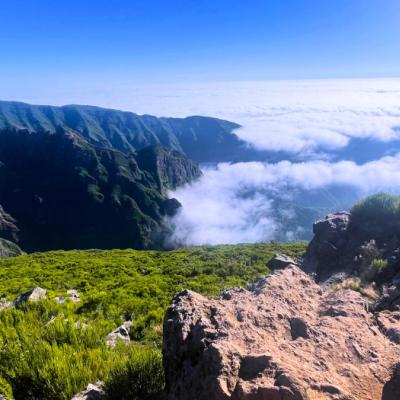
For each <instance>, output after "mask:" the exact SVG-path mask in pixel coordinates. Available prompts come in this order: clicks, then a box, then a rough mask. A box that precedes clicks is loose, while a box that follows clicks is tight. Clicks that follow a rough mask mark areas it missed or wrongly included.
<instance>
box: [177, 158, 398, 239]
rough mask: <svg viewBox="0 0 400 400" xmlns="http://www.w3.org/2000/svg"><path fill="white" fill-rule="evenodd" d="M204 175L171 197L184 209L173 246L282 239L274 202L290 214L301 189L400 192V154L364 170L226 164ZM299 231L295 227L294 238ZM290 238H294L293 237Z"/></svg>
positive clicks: (323, 164) (318, 164)
mask: <svg viewBox="0 0 400 400" xmlns="http://www.w3.org/2000/svg"><path fill="white" fill-rule="evenodd" d="M203 172H204V175H203V177H202V178H201V179H200V180H199V181H197V182H195V183H192V184H190V185H187V186H184V187H181V188H179V189H178V190H177V191H175V192H173V193H171V196H174V197H176V198H177V199H179V201H180V202H181V203H182V205H183V207H182V208H181V210H180V211H179V213H178V214H177V215H176V216H175V217H174V218H173V219H172V223H173V226H174V230H173V234H172V237H171V238H170V242H172V243H176V244H184V245H201V244H219V243H243V242H259V241H265V240H273V239H276V238H277V232H278V231H279V223H280V221H279V220H278V218H277V210H276V208H275V207H273V202H274V201H276V199H279V200H280V201H282V200H284V201H285V204H286V206H285V207H286V209H285V210H284V211H285V212H286V213H289V214H290V213H292V212H293V209H292V207H291V206H290V204H291V203H290V201H291V200H295V196H296V194H297V193H299V190H300V193H303V194H304V192H305V191H316V190H321V189H324V188H332V187H344V188H348V190H350V188H351V189H352V190H354V191H355V193H357V194H358V195H359V196H365V195H367V194H371V193H374V192H379V191H382V190H386V191H390V192H393V193H399V192H400V154H398V155H396V156H392V157H385V158H382V159H380V160H376V161H371V162H368V163H365V164H363V165H357V164H355V163H354V162H349V161H340V162H336V163H330V162H327V161H315V160H314V161H309V162H302V163H292V162H289V161H281V162H279V163H276V164H266V163H260V162H247V163H236V164H231V165H230V164H226V163H223V164H219V165H218V166H217V167H216V168H206V169H204V171H203ZM337 211H339V210H337ZM281 213H282V210H279V214H281ZM296 229H298V227H291V229H290V232H288V233H292V232H293V231H295V230H296ZM309 229H310V230H311V224H310V226H309ZM286 238H287V239H291V237H290V235H287V236H286Z"/></svg>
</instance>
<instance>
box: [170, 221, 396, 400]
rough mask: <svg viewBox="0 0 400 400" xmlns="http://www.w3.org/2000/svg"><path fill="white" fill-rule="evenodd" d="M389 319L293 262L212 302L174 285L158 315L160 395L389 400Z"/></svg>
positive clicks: (174, 399) (392, 335)
mask: <svg viewBox="0 0 400 400" xmlns="http://www.w3.org/2000/svg"><path fill="white" fill-rule="evenodd" d="M338 222H340V221H338ZM328 223H330V222H328ZM334 224H335V226H336V227H337V226H338V224H337V223H336V222H334ZM335 229H336V228H335ZM399 320H400V318H399V317H398V314H391V313H390V312H388V311H385V312H383V313H378V312H376V313H372V312H370V311H368V305H367V303H366V301H365V300H364V299H363V297H362V296H361V295H360V293H358V292H355V291H351V290H341V291H332V290H330V289H329V288H324V289H323V288H321V287H320V286H318V285H317V284H316V283H315V282H314V280H313V279H312V278H311V277H310V276H308V275H307V274H305V273H304V272H303V271H301V270H300V269H299V268H298V267H296V266H290V267H288V268H286V269H283V270H279V271H277V272H275V273H274V274H272V275H270V276H269V277H267V278H264V279H262V280H260V281H259V282H258V283H257V284H255V285H253V286H252V287H251V289H250V290H249V289H247V290H246V289H231V290H227V291H225V292H224V293H223V294H222V296H221V297H220V298H216V299H207V298H205V297H203V296H201V295H199V294H196V293H194V292H190V291H184V292H182V293H180V294H178V295H177V296H176V297H175V298H174V300H173V303H172V305H171V306H170V308H169V309H168V311H167V313H166V316H165V320H164V344H163V356H164V365H165V372H166V385H167V386H166V392H167V393H166V396H167V398H168V399H169V400H194V399H196V400H224V399H232V400H314V399H320V400H323V399H326V400H327V399H336V400H338V399H340V400H396V399H397V400H398V399H399V398H400V397H399V390H400V386H399V385H400V378H399V376H400V374H399V372H400V367H398V365H399V362H400V350H399V347H398V346H397V344H396V343H398V330H399V328H400V322H399Z"/></svg>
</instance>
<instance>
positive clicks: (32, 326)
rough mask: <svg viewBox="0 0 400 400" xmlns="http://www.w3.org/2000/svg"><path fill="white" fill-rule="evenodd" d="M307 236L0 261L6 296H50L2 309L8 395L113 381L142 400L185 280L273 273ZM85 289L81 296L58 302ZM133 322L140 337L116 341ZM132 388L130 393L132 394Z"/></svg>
mask: <svg viewBox="0 0 400 400" xmlns="http://www.w3.org/2000/svg"><path fill="white" fill-rule="evenodd" d="M304 250H305V244H304V243H286V244H279V243H271V244H262V243H260V244H242V245H234V246H229V245H223V246H206V247H198V248H189V249H181V250H176V251H171V252H156V251H135V250H112V251H100V250H90V251H57V252H47V253H36V254H30V255H25V256H20V257H16V258H12V259H6V260H0V297H2V298H3V299H7V300H13V299H15V297H16V296H17V295H18V294H20V293H22V292H25V291H27V290H29V289H31V288H32V287H35V286H40V287H43V288H45V289H46V290H47V291H48V296H47V300H45V301H42V302H40V303H37V304H27V305H26V306H24V307H22V308H20V309H14V308H11V309H6V310H3V311H0V393H1V392H2V393H3V394H5V395H7V396H9V397H14V398H15V399H16V400H19V399H35V398H36V399H37V398H40V399H43V400H66V399H70V398H71V397H72V396H73V395H74V394H75V393H77V392H79V391H80V390H82V389H83V388H84V387H85V386H86V385H87V384H88V383H90V382H95V381H97V380H99V379H100V380H103V381H105V384H106V388H107V390H108V393H109V394H110V398H111V399H119V400H123V399H125V398H127V399H128V398H129V399H140V398H143V397H144V396H145V395H148V394H151V393H154V392H157V391H158V390H161V389H162V386H163V375H162V363H161V356H160V351H159V348H160V344H161V339H162V318H163V315H164V312H165V310H166V308H167V307H168V305H169V303H170V301H171V299H172V297H173V295H174V294H175V293H176V292H179V291H181V290H182V289H184V288H188V289H191V290H195V291H197V292H200V293H202V294H205V295H209V296H212V295H217V294H218V293H219V292H220V291H221V290H223V289H224V288H227V287H231V286H243V285H245V284H246V283H248V282H251V281H254V280H256V279H257V278H258V277H260V276H262V275H266V274H268V273H269V272H270V271H269V269H268V268H267V266H266V264H267V262H268V260H269V259H270V258H271V257H272V256H273V255H274V254H275V253H277V252H283V253H286V254H288V255H292V256H298V255H300V254H302V253H303V252H304ZM68 289H76V290H78V292H79V293H80V297H81V301H80V302H77V303H74V302H71V301H67V302H65V303H62V304H57V302H56V301H55V297H57V296H66V291H67V290H68ZM128 319H130V320H132V321H133V324H132V327H131V330H130V336H131V338H132V340H133V344H132V345H130V346H126V345H123V344H120V345H117V346H116V347H115V348H112V349H110V348H108V347H107V346H106V344H105V340H104V338H105V336H106V335H107V333H109V332H110V331H111V330H113V329H114V328H115V327H117V326H118V325H120V324H121V323H122V322H123V321H124V320H128ZM124 396H125V397H124Z"/></svg>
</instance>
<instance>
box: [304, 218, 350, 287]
mask: <svg viewBox="0 0 400 400" xmlns="http://www.w3.org/2000/svg"><path fill="white" fill-rule="evenodd" d="M349 218H350V214H349V213H348V212H345V211H342V212H338V213H333V214H329V215H327V216H326V217H325V218H324V219H321V220H319V221H316V222H315V223H314V225H313V232H314V237H313V239H312V240H311V242H310V244H309V245H308V247H307V251H306V254H305V257H304V260H303V264H302V268H303V270H305V271H306V272H308V273H315V274H316V275H317V278H318V279H319V280H325V279H328V278H330V277H331V276H332V275H333V274H334V273H335V272H341V273H343V272H347V273H350V272H351V270H352V269H353V263H352V261H353V260H350V262H348V260H347V258H346V256H347V255H348V253H349V252H348V251H347V249H348V248H349V247H351V246H352V241H351V240H349V235H348V226H349ZM351 256H353V254H351Z"/></svg>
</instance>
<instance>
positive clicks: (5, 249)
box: [0, 238, 24, 258]
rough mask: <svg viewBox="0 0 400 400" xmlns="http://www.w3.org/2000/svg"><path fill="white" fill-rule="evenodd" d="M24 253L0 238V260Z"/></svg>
mask: <svg viewBox="0 0 400 400" xmlns="http://www.w3.org/2000/svg"><path fill="white" fill-rule="evenodd" d="M22 254H24V252H23V251H22V250H21V249H20V247H19V246H18V245H16V244H15V243H13V242H10V241H9V240H6V239H2V238H0V258H10V257H16V256H21V255H22Z"/></svg>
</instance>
